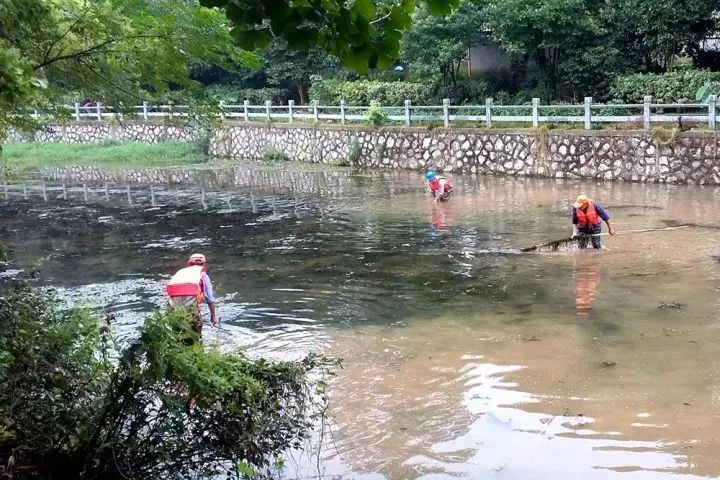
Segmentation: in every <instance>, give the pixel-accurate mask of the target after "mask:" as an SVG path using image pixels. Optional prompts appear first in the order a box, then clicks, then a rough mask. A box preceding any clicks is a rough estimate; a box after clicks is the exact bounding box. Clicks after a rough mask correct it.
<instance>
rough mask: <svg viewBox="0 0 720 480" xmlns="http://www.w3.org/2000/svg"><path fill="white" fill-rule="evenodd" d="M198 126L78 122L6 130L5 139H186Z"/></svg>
mask: <svg viewBox="0 0 720 480" xmlns="http://www.w3.org/2000/svg"><path fill="white" fill-rule="evenodd" d="M199 134H200V130H199V129H198V128H196V127H192V126H188V125H168V124H160V123H138V122H132V123H122V124H120V123H116V124H108V123H105V122H82V123H65V124H60V125H47V126H45V127H43V128H42V129H40V130H38V131H36V132H21V131H17V130H12V129H11V130H10V131H9V132H8V140H7V141H8V142H10V143H12V142H48V143H98V142H103V141H106V140H121V141H133V142H143V143H157V142H159V141H163V140H180V141H190V140H193V139H195V138H197V137H198V135H199Z"/></svg>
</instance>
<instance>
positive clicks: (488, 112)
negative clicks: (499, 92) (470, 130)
mask: <svg viewBox="0 0 720 480" xmlns="http://www.w3.org/2000/svg"><path fill="white" fill-rule="evenodd" d="M492 106H493V99H492V98H486V99H485V126H486V127H487V128H492Z"/></svg>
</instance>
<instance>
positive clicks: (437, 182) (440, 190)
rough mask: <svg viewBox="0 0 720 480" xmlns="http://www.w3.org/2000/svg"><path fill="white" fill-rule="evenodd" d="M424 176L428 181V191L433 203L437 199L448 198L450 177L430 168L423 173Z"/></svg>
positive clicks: (450, 185)
mask: <svg viewBox="0 0 720 480" xmlns="http://www.w3.org/2000/svg"><path fill="white" fill-rule="evenodd" d="M425 178H426V179H427V181H428V186H429V187H430V193H431V194H432V196H433V197H434V198H433V203H437V202H438V200H443V201H445V200H447V199H448V198H450V194H451V193H452V189H453V186H452V182H451V181H450V179H448V178H445V177H442V176H439V175H438V174H436V173H435V171H434V170H430V171H428V172H427V173H426V174H425Z"/></svg>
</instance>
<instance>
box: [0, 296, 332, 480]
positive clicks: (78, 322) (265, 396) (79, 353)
mask: <svg viewBox="0 0 720 480" xmlns="http://www.w3.org/2000/svg"><path fill="white" fill-rule="evenodd" d="M189 322H190V319H189V318H188V317H187V316H184V315H179V314H160V313H158V314H155V315H153V316H151V317H149V318H148V319H147V320H146V321H145V325H144V326H143V327H142V329H141V332H140V338H139V339H137V341H135V342H134V343H132V344H131V345H130V346H128V347H127V348H125V349H124V350H119V349H118V348H117V347H116V344H115V342H114V340H113V337H112V334H111V329H112V327H108V326H103V327H101V325H100V324H99V322H98V320H97V319H96V318H95V317H94V316H93V315H91V314H90V312H88V311H84V310H77V309H72V310H64V309H62V308H60V307H59V305H58V304H57V303H56V301H55V300H54V299H53V298H52V297H50V296H48V295H47V294H45V293H42V292H40V291H38V290H36V289H33V288H31V287H30V286H29V285H28V284H26V283H21V284H19V285H15V286H12V287H9V288H7V289H5V290H4V292H3V296H2V297H0V477H2V478H14V479H18V480H24V479H38V478H39V479H51V478H52V479H76V478H84V479H110V480H120V479H126V478H209V477H213V476H215V475H218V474H221V473H222V474H228V475H229V474H232V473H233V472H234V470H235V469H236V466H239V467H240V469H241V470H242V471H243V472H247V471H254V472H264V471H268V470H271V469H272V467H273V465H274V460H275V459H276V458H277V456H278V455H280V454H282V453H283V452H284V451H285V450H286V449H287V448H290V447H299V446H300V445H301V442H302V441H303V439H305V438H307V435H308V434H309V432H310V431H311V429H312V427H313V425H314V421H315V419H316V417H315V415H319V414H321V412H322V411H323V409H324V403H323V402H322V401H320V402H319V403H316V402H318V400H317V399H319V398H321V397H322V396H323V392H322V389H323V385H322V384H320V383H311V382H310V381H309V380H308V375H309V374H310V372H311V371H313V370H314V371H316V373H321V372H322V371H324V368H325V367H324V366H327V365H328V364H327V362H326V361H325V360H324V359H321V358H317V357H308V358H306V359H304V360H303V361H300V362H279V363H270V362H267V361H264V360H262V359H259V360H252V359H249V358H247V357H246V356H245V355H243V354H242V352H239V351H236V352H230V353H222V352H220V351H218V350H215V349H213V348H206V347H204V346H203V345H202V344H201V343H200V342H195V343H193V344H191V345H187V342H186V340H188V339H189V338H191V337H192V335H194V333H193V332H191V331H190V330H189V328H188V325H189ZM316 407H317V408H316Z"/></svg>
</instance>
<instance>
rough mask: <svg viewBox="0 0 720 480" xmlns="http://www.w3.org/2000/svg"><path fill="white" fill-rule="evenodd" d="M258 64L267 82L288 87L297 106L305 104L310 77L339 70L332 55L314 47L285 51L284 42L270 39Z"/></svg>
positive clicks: (285, 43)
mask: <svg viewBox="0 0 720 480" xmlns="http://www.w3.org/2000/svg"><path fill="white" fill-rule="evenodd" d="M261 58H262V64H263V68H264V69H265V72H266V74H267V76H268V79H269V80H270V82H271V83H274V84H276V85H292V86H293V87H294V88H295V90H296V91H297V94H298V98H299V99H300V103H306V101H307V89H308V88H309V87H310V77H311V76H312V75H315V74H323V73H325V72H327V71H329V70H333V69H337V68H339V67H340V65H339V63H338V62H337V61H336V60H334V59H333V57H332V56H330V55H329V54H327V53H326V52H325V51H323V50H321V49H320V48H318V47H310V48H308V49H307V50H297V49H292V48H289V47H288V45H287V42H285V41H284V40H281V39H277V40H274V41H273V42H271V43H270V45H269V46H268V47H267V48H266V49H264V50H263V51H262V52H261Z"/></svg>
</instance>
